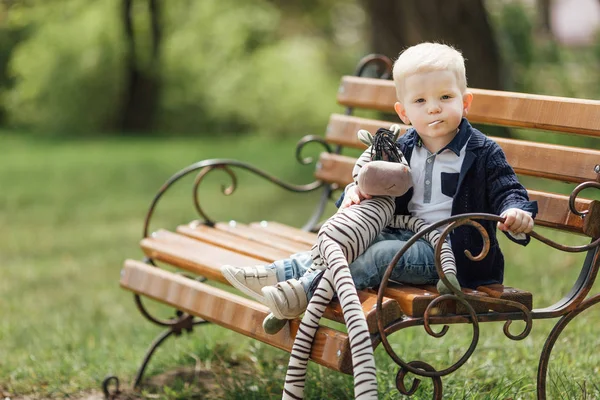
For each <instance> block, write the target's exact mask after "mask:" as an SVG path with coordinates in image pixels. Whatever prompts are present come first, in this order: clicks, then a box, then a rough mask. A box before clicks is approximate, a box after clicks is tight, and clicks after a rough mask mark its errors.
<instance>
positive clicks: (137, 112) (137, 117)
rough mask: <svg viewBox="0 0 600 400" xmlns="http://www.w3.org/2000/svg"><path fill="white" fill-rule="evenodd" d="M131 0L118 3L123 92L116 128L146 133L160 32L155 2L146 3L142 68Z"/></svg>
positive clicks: (155, 94)
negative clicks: (124, 51) (145, 60)
mask: <svg viewBox="0 0 600 400" xmlns="http://www.w3.org/2000/svg"><path fill="white" fill-rule="evenodd" d="M133 3H134V1H133V0H123V1H122V14H121V16H122V21H123V27H124V31H125V40H126V42H127V57H126V63H125V66H126V69H127V71H126V82H125V88H124V91H123V96H124V97H123V106H122V108H121V110H122V111H121V112H122V114H121V121H120V127H119V128H121V129H123V130H124V131H147V130H150V129H152V128H153V122H154V121H153V117H154V115H155V113H156V110H157V106H158V101H159V90H160V75H159V73H158V68H159V61H160V45H161V39H162V31H161V28H160V27H161V24H160V15H161V13H160V11H161V8H160V2H159V0H148V13H149V20H150V36H151V45H150V48H151V49H150V57H149V62H148V65H146V66H144V65H143V63H142V62H141V57H140V56H139V52H140V46H139V45H138V43H136V38H137V36H136V32H135V29H134V21H133V9H134V7H133V6H134V4H133Z"/></svg>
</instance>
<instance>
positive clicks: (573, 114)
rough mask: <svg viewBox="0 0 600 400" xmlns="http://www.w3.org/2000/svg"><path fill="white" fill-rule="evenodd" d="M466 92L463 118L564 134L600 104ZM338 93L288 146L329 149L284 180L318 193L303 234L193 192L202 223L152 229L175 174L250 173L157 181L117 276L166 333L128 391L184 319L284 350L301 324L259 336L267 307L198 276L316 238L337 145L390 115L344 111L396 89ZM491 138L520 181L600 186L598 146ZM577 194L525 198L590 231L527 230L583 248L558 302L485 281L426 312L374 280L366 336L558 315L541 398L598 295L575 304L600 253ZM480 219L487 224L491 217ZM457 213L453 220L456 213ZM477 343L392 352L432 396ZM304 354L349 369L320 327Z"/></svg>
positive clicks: (332, 337) (342, 346)
mask: <svg viewBox="0 0 600 400" xmlns="http://www.w3.org/2000/svg"><path fill="white" fill-rule="evenodd" d="M370 65H375V66H376V68H378V69H379V70H380V71H382V75H385V74H387V75H388V76H389V67H390V65H391V63H390V61H389V60H387V59H385V58H383V57H380V56H370V57H366V58H365V59H363V60H362V61H361V64H360V66H359V68H358V71H359V72H358V73H357V75H361V73H362V71H363V70H365V68H367V67H368V66H370ZM471 90H472V92H473V93H474V101H473V106H472V110H471V111H470V113H469V120H470V121H471V123H476V124H477V123H478V124H489V125H500V126H505V127H522V128H528V129H541V130H548V131H555V132H562V133H568V134H571V135H584V136H596V137H599V136H600V101H591V100H579V99H570V98H558V97H549V96H538V95H530V94H520V93H509V92H499V91H490V90H478V89H471ZM337 100H338V103H339V104H341V105H342V106H344V107H346V113H345V114H332V115H331V118H330V120H329V124H328V125H327V128H326V133H325V136H324V138H318V137H312V136H311V137H307V138H303V139H302V140H301V142H300V143H299V147H298V149H297V154H300V150H301V148H302V146H303V145H304V144H306V143H308V142H314V141H318V142H321V143H323V144H324V145H325V146H326V148H327V149H328V151H325V152H323V153H322V154H321V155H320V158H319V160H318V163H317V165H316V171H315V176H316V181H315V182H313V183H311V184H308V185H304V186H301V187H292V186H291V185H289V186H288V187H287V188H288V189H289V188H292V189H294V190H295V191H298V192H308V191H313V190H315V189H317V188H320V189H321V190H322V191H323V196H322V203H321V204H319V205H318V206H317V211H316V213H315V215H313V216H312V217H311V218H310V220H309V221H308V222H307V224H306V225H305V226H304V227H303V228H302V229H299V228H295V227H290V226H286V225H283V224H280V223H277V222H276V221H267V222H265V221H261V222H254V223H247V224H244V223H239V222H237V223H233V222H232V223H228V222H217V221H213V220H211V219H210V218H209V217H208V216H207V215H206V214H205V213H204V211H203V209H202V207H201V206H200V204H198V203H197V199H196V208H197V210H198V211H199V213H200V215H201V216H202V219H201V220H197V221H192V222H190V223H188V224H185V225H180V226H178V227H177V228H176V229H175V230H162V229H161V230H158V231H156V232H153V233H150V232H148V223H149V221H150V219H151V217H152V214H153V212H154V210H155V207H156V205H157V204H158V202H159V199H160V198H161V197H162V195H163V194H164V193H165V191H166V190H167V189H168V188H169V187H171V186H172V184H174V183H175V182H177V181H178V180H179V179H180V178H181V177H183V176H185V175H187V174H190V173H198V177H197V179H196V182H195V184H196V185H199V183H200V182H201V181H202V179H203V177H204V176H205V175H206V174H207V173H208V172H209V171H211V170H213V169H226V170H227V171H228V172H229V173H230V174H231V175H232V176H235V175H234V173H233V168H242V169H246V170H255V169H254V168H252V167H250V166H248V165H246V164H243V163H241V162H237V161H235V162H232V161H227V160H205V161H201V162H199V163H196V164H194V165H192V166H190V167H188V168H185V169H183V170H182V171H180V172H179V173H177V174H176V175H174V176H173V177H172V178H171V179H169V180H168V181H167V183H165V185H163V187H162V188H161V190H160V192H159V193H158V194H157V196H156V197H155V199H154V200H153V202H152V205H151V207H150V210H149V212H148V216H147V218H146V225H145V235H144V236H145V237H144V238H143V239H142V241H141V247H142V249H143V251H144V253H145V254H146V255H147V257H148V258H147V259H145V260H143V261H135V260H127V261H125V265H124V268H123V270H122V274H121V281H120V283H121V286H122V287H123V288H125V289H127V290H130V291H132V292H134V293H135V301H136V304H137V305H138V307H139V308H140V311H141V312H142V313H143V314H144V315H145V316H146V317H147V318H148V319H149V320H150V321H152V322H154V323H156V324H158V325H160V326H164V327H166V328H167V330H166V331H165V333H163V334H162V335H161V336H160V337H159V338H158V339H157V341H155V343H154V345H153V346H152V347H151V348H150V349H149V351H148V354H147V355H146V357H145V359H144V362H143V363H142V365H141V367H140V369H139V371H138V375H137V377H136V380H135V384H134V386H137V385H138V384H139V383H140V381H141V378H142V376H143V373H144V370H145V367H146V365H147V363H148V361H149V359H150V357H151V356H152V353H153V352H154V350H155V349H156V347H157V346H158V345H160V343H162V342H163V341H164V339H166V338H167V337H169V336H170V335H172V334H179V333H180V332H181V331H182V330H192V328H193V326H194V325H197V324H201V323H205V322H212V323H215V324H218V325H221V326H223V327H225V328H227V329H231V330H233V331H236V332H239V333H241V334H243V335H246V336H249V337H252V338H255V339H257V340H260V341H262V342H265V343H268V344H270V345H272V346H275V347H277V348H280V349H284V350H286V351H290V349H291V347H292V343H293V339H294V337H295V333H296V331H297V328H298V324H299V320H295V321H291V323H290V329H284V330H282V331H281V332H280V333H278V334H277V335H273V336H270V335H267V334H265V333H264V332H263V330H262V327H261V321H262V320H263V318H264V317H265V316H266V315H267V314H268V309H267V308H266V307H265V306H264V305H262V304H259V303H257V302H255V301H252V300H249V299H248V298H246V297H242V296H241V295H237V294H233V293H232V292H230V291H225V290H222V289H219V288H216V287H214V286H211V285H209V284H207V283H205V282H204V280H211V281H218V282H222V283H225V284H227V281H226V280H225V279H224V278H223V277H222V276H221V273H220V272H219V267H220V266H221V265H223V264H230V265H234V266H251V265H257V264H266V263H269V262H272V261H273V260H276V259H281V258H285V257H287V256H289V255H290V254H291V253H294V252H298V251H302V250H308V249H309V248H310V247H311V245H312V244H313V243H314V241H315V238H316V234H315V233H314V231H315V230H316V229H317V227H318V222H319V221H322V220H323V219H325V218H326V217H327V216H323V215H322V213H323V209H324V204H325V203H324V202H325V201H329V198H337V194H333V192H334V191H335V190H336V189H339V188H342V187H344V186H345V185H346V184H347V183H348V182H349V181H350V177H351V173H350V172H351V168H352V165H353V163H354V159H353V158H351V157H348V156H345V155H342V154H341V152H342V150H343V149H346V148H352V149H362V148H363V146H362V145H361V144H360V142H359V141H358V139H357V137H356V132H357V130H358V129H367V130H369V131H371V132H375V131H376V130H377V128H379V127H381V126H383V127H388V126H389V125H390V121H386V120H373V119H367V118H361V117H355V116H351V114H352V111H353V109H355V108H361V109H368V110H377V111H381V112H383V113H386V114H382V115H387V114H390V115H391V114H393V108H392V106H393V104H394V102H395V91H394V88H393V84H392V82H391V81H389V80H387V79H374V78H364V77H360V76H345V77H343V78H342V80H341V85H340V87H339V91H338V95H337ZM381 118H382V119H383V118H384V117H381ZM394 121H395V120H394ZM405 128H406V127H405ZM484 131H485V129H484ZM494 140H496V141H497V142H498V144H500V146H501V147H502V148H503V150H504V152H505V153H506V155H507V158H508V161H509V163H510V164H511V165H512V166H513V167H514V169H515V171H516V172H517V173H518V174H519V175H521V176H531V177H537V178H545V179H551V180H557V181H562V182H569V183H572V184H583V187H584V188H587V187H595V188H600V184H598V182H600V151H598V150H595V149H589V148H575V147H566V146H559V145H553V144H543V143H537V142H533V141H526V140H514V139H506V138H494ZM331 149H333V150H331ZM262 174H263V176H268V175H266V174H264V173H262ZM272 180H273V181H275V179H272ZM282 185H284V184H282ZM580 189H581V187H579V189H577V190H575V191H574V193H573V194H572V196H571V198H570V197H569V196H564V195H560V194H554V193H546V192H543V191H539V190H529V195H530V197H531V199H533V200H537V201H538V204H539V214H538V216H537V218H536V224H537V225H538V226H545V227H551V228H554V229H558V230H561V231H567V232H571V233H574V234H577V235H586V236H588V237H590V238H591V242H590V243H591V244H590V245H587V246H580V247H579V248H572V247H567V246H562V245H557V244H553V243H551V242H549V241H548V240H547V239H545V238H544V237H542V236H540V235H537V234H535V237H536V238H537V239H539V240H542V241H545V242H547V243H548V244H550V245H552V246H554V247H558V248H561V249H562V250H565V251H587V252H588V255H587V257H586V261H585V263H584V265H583V266H582V269H581V273H580V275H579V278H578V279H577V281H576V282H573V288H572V290H571V291H570V292H569V293H567V294H566V295H565V296H564V297H563V298H562V299H559V300H558V301H557V302H556V304H554V305H552V306H549V307H545V308H542V309H534V308H533V298H532V294H531V293H530V292H528V291H526V290H522V289H517V288H513V287H508V286H502V285H491V286H487V287H478V288H476V289H474V290H473V289H464V290H463V295H462V296H458V297H452V298H451V300H452V299H453V302H452V303H451V304H453V305H452V306H449V312H450V313H447V314H444V315H439V314H438V315H435V312H434V311H435V307H432V302H433V301H434V299H436V298H437V297H438V293H437V292H436V290H435V288H434V287H429V286H426V287H412V286H407V285H401V284H393V283H389V282H384V283H383V284H382V285H381V287H380V288H379V292H377V291H376V290H366V291H362V292H361V293H360V299H361V302H362V306H363V309H364V312H365V315H366V317H367V321H368V326H369V330H370V332H371V333H372V338H373V345H374V346H377V345H378V344H379V343H383V345H384V346H385V347H386V350H388V353H390V354H391V353H393V349H392V348H391V346H390V345H389V343H388V341H387V337H388V335H390V334H392V333H394V332H396V331H398V330H400V329H402V328H405V327H408V326H414V325H424V324H425V325H429V324H448V323H470V324H473V325H474V329H478V326H479V323H481V322H492V321H512V320H524V321H526V328H525V329H524V330H523V332H521V333H520V334H518V335H512V334H511V333H509V332H508V329H505V332H506V334H507V335H508V336H509V337H513V336H514V337H513V338H515V339H520V338H522V337H525V336H527V334H528V333H529V331H530V329H531V323H532V320H534V319H538V318H557V317H561V316H563V317H565V318H563V319H561V320H560V321H559V322H558V323H557V325H556V326H555V328H554V330H553V331H552V333H551V334H550V335H549V337H548V338H547V341H546V344H545V346H544V349H543V352H542V355H541V357H540V365H539V377H538V396H539V397H540V398H545V381H546V372H547V366H548V360H549V357H550V352H551V350H552V347H553V345H554V343H555V341H556V339H557V338H558V336H559V335H560V332H561V331H562V330H563V329H564V326H565V325H566V324H567V323H568V322H569V321H570V319H572V317H574V316H576V315H577V314H578V313H580V312H581V311H583V310H585V309H587V308H589V307H591V306H592V305H594V304H596V303H598V302H600V296H599V295H595V296H593V297H591V298H588V299H587V300H585V298H586V296H587V295H588V292H589V290H590V288H591V286H592V284H593V282H594V279H595V277H596V273H597V271H598V268H599V265H600V256H599V250H598V243H599V242H600V240H599V239H598V238H599V237H600V202H599V201H596V200H586V199H582V198H579V196H578V192H579V190H580ZM332 194H333V196H332ZM299 196H301V194H299ZM584 216H585V217H584ZM484 218H492V219H493V217H484ZM455 219H458V220H460V221H462V220H463V219H464V218H463V219H461V218H455ZM311 231H312V232H311ZM522 251H527V250H526V249H523V250H522ZM156 261H159V262H161V263H166V264H169V265H171V266H174V267H177V268H179V269H181V271H183V273H181V274H178V273H174V272H171V271H170V270H167V269H162V268H159V267H156V263H155V262H156ZM143 297H148V298H151V299H153V300H156V301H158V302H161V303H164V304H167V305H169V306H172V307H173V308H175V309H176V310H178V313H177V317H175V318H173V319H172V320H159V319H157V318H155V317H154V316H152V315H151V314H150V313H149V312H148V311H147V309H146V307H145V306H144V303H143V301H142V298H143ZM377 305H379V307H377ZM325 317H326V318H328V319H331V320H333V321H338V322H343V318H342V314H341V310H340V306H339V304H338V303H335V302H334V303H333V304H332V305H331V306H330V307H329V309H328V311H327V313H326V315H325ZM475 345H476V341H475V342H474V343H472V346H471V348H470V349H469V350H468V351H467V353H466V354H465V356H463V358H462V359H461V360H459V361H458V362H457V363H456V364H455V365H454V366H453V367H452V368H448V369H446V370H443V371H436V370H435V369H434V368H433V367H431V366H430V365H428V364H426V363H424V362H420V363H406V362H404V361H403V360H401V359H400V360H399V361H400V362H399V363H400V367H401V372H402V374H405V373H406V372H408V371H410V372H413V373H415V374H418V375H422V376H426V377H430V378H432V379H434V380H435V381H436V382H439V385H437V384H436V385H434V386H435V393H434V397H436V398H441V380H440V377H441V376H443V375H446V374H447V373H449V372H450V371H451V370H453V369H456V368H458V367H459V366H460V365H462V363H464V361H466V359H468V358H469V356H470V354H471V353H472V351H473V350H474V347H475ZM393 356H394V355H393ZM395 357H396V358H400V357H399V356H395ZM393 358H394V357H393ZM311 359H312V360H313V361H314V362H316V363H318V364H321V365H323V366H326V367H328V368H331V369H333V370H336V371H340V372H342V373H345V374H350V373H351V371H352V366H351V358H350V354H349V346H348V336H347V334H346V333H345V332H342V331H338V330H335V329H332V328H329V327H325V326H322V327H321V328H320V329H319V331H318V333H317V335H316V341H315V344H314V347H313V349H312V353H311ZM397 362H398V361H397ZM282 386H283V382H282ZM397 386H398V389H399V390H400V391H401V392H403V393H408V392H410V391H409V390H407V389H405V388H404V387H403V384H400V385H398V384H397Z"/></svg>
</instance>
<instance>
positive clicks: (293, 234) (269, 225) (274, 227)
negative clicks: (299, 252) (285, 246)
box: [250, 221, 317, 247]
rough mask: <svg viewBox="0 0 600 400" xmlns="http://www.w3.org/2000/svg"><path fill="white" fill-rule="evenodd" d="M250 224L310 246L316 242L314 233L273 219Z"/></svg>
mask: <svg viewBox="0 0 600 400" xmlns="http://www.w3.org/2000/svg"><path fill="white" fill-rule="evenodd" d="M250 226H251V227H252V228H256V229H263V230H265V231H267V232H270V233H274V234H275V235H278V236H281V237H285V238H289V239H292V240H294V241H297V242H301V243H304V244H307V245H309V246H311V247H312V246H313V245H314V244H315V243H316V242H317V234H316V233H312V232H307V231H303V230H302V229H298V228H294V227H292V226H288V225H284V224H280V223H279V222H275V221H262V222H252V223H251V224H250Z"/></svg>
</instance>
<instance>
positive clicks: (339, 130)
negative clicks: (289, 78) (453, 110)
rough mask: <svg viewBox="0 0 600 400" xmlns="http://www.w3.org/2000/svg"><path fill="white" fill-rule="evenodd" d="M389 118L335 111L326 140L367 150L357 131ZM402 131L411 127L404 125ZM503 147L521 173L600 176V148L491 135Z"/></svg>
mask: <svg viewBox="0 0 600 400" xmlns="http://www.w3.org/2000/svg"><path fill="white" fill-rule="evenodd" d="M390 124H392V122H389V121H378V120H372V119H367V118H358V117H352V116H346V115H339V114H333V115H332V116H331V118H330V120H329V125H328V126H327V135H326V140H327V141H328V142H330V143H333V144H339V145H342V146H347V147H353V148H357V149H364V148H365V145H364V144H363V143H361V142H360V141H359V140H358V138H357V136H356V132H357V131H358V130H359V129H366V130H368V131H369V132H371V133H373V134H374V133H375V132H376V131H377V129H378V128H380V127H385V128H388V127H389V126H390ZM402 127H403V128H402V134H404V132H405V131H406V129H408V128H409V127H408V126H406V125H402ZM490 138H491V139H493V140H494V141H496V143H498V144H499V145H500V147H501V148H502V149H503V150H504V152H505V154H506V159H507V161H508V163H509V164H510V165H511V166H512V167H513V168H514V170H515V172H516V173H517V174H520V175H528V176H535V177H541V178H547V179H554V180H558V181H562V182H573V183H581V182H585V181H590V180H591V181H593V180H597V179H600V176H599V175H598V174H596V172H595V171H594V168H595V166H596V165H598V164H599V163H600V151H598V150H592V149H585V148H579V147H569V146H559V145H553V144H546V143H534V142H530V141H526V140H515V139H505V138H498V137H490Z"/></svg>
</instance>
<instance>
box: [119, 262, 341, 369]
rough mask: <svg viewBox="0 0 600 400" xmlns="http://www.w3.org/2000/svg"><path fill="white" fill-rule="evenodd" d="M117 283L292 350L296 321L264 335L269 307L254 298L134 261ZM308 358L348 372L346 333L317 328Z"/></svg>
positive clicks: (234, 329) (297, 322)
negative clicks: (288, 326)
mask: <svg viewBox="0 0 600 400" xmlns="http://www.w3.org/2000/svg"><path fill="white" fill-rule="evenodd" d="M120 283H121V287H123V288H125V289H128V290H131V291H133V292H134V293H137V294H139V295H144V296H147V297H150V298H152V299H154V300H157V301H160V302H162V303H165V304H168V305H171V306H173V307H176V308H178V309H180V310H182V311H184V312H186V313H188V314H191V315H195V316H197V317H200V318H203V319H205V320H207V321H211V322H214V323H216V324H218V325H220V326H224V327H226V328H227V329H231V330H233V331H235V332H238V333H241V334H243V335H246V336H249V337H252V338H254V339H258V340H260V341H261V342H264V343H267V344H270V345H272V346H275V347H277V348H279V349H283V350H286V351H288V352H289V351H291V349H292V345H293V343H294V338H295V336H296V332H297V330H298V324H299V321H298V320H296V321H292V323H291V324H290V329H287V328H284V329H283V330H281V331H280V332H279V333H277V334H276V335H267V334H266V333H265V332H264V331H263V329H262V320H263V319H264V318H265V317H266V316H267V314H268V313H269V310H268V308H267V307H266V306H264V305H262V304H260V303H257V302H255V301H252V300H248V299H246V298H243V297H240V296H237V295H235V294H232V293H228V292H226V291H224V290H221V289H218V288H215V287H212V286H209V285H206V284H204V283H201V282H198V281H195V280H192V279H188V278H186V277H184V276H180V275H176V274H173V273H171V272H168V271H165V270H162V269H160V268H156V267H152V266H149V265H147V264H144V263H141V262H139V261H134V260H127V261H126V262H125V266H124V268H123V273H122V274H121V282H120ZM310 358H311V360H313V361H314V362H316V363H318V364H321V365H323V366H325V367H327V368H331V369H334V370H336V371H341V372H343V373H346V374H349V373H351V370H352V360H351V355H350V349H349V341H348V336H347V334H345V333H343V332H339V331H336V330H334V329H331V328H327V327H320V328H319V329H318V330H317V333H316V335H315V342H314V345H313V347H312V351H311V355H310Z"/></svg>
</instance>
